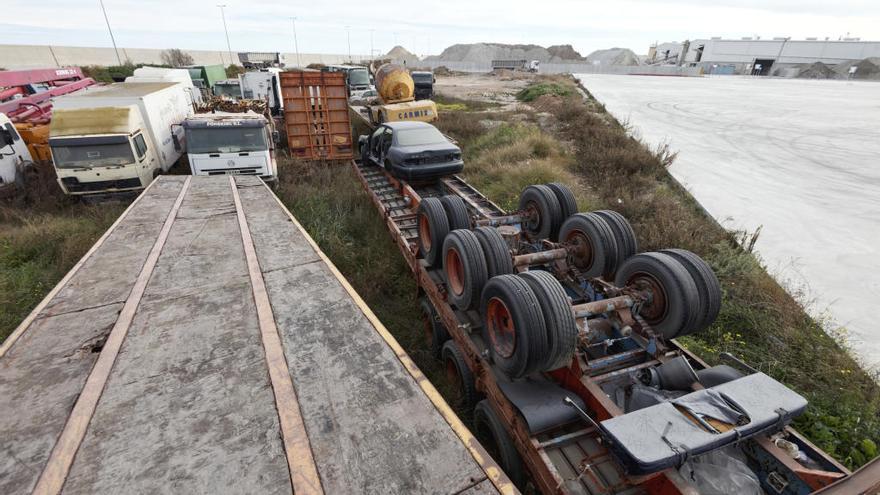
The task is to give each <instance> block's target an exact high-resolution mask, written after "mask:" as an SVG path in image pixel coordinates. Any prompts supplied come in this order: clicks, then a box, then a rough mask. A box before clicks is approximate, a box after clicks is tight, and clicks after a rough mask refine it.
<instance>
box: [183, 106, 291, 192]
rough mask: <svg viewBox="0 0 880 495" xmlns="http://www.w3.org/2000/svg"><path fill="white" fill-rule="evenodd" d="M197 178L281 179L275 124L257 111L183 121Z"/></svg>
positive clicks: (191, 167)
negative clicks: (228, 176)
mask: <svg viewBox="0 0 880 495" xmlns="http://www.w3.org/2000/svg"><path fill="white" fill-rule="evenodd" d="M183 129H184V131H185V132H186V154H187V159H188V160H189V167H190V170H191V171H192V174H193V175H258V176H260V177H261V178H262V179H263V180H265V181H267V182H271V181H274V180H275V179H276V177H277V176H278V166H277V164H276V163H275V141H276V139H277V137H278V135H277V133H276V132H275V130H274V128H273V125H272V121H271V120H270V119H267V118H266V117H264V116H262V115H260V114H258V113H256V112H246V113H227V112H214V113H199V114H195V115H192V116H190V117H187V119H186V120H184V121H183Z"/></svg>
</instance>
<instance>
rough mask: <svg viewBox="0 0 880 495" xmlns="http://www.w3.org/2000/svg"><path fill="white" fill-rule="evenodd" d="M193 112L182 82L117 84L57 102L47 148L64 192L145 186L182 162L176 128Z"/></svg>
mask: <svg viewBox="0 0 880 495" xmlns="http://www.w3.org/2000/svg"><path fill="white" fill-rule="evenodd" d="M192 113H193V107H192V101H191V100H190V95H189V94H188V93H187V92H186V88H185V87H184V86H183V85H181V84H179V83H168V82H160V83H155V82H154V83H143V82H141V83H133V82H127V83H119V84H114V85H111V86H105V87H103V88H99V89H96V90H91V89H89V90H85V91H81V92H79V93H76V94H75V95H70V96H64V97H61V98H58V99H57V100H55V102H54V108H53V111H52V121H51V122H50V124H49V146H50V148H51V150H52V163H53V164H54V165H55V172H56V174H57V175H58V183H59V184H60V185H61V188H62V189H63V190H64V192H65V193H66V194H71V195H85V194H105V193H118V192H127V191H137V190H139V189H143V188H145V187H146V186H147V185H148V184H149V183H150V182H152V180H153V179H154V178H155V177H156V176H157V175H158V174H160V173H162V172H167V171H168V169H170V168H171V167H172V166H173V165H174V164H175V162H176V161H177V160H178V158H180V156H181V153H180V152H179V151H177V149H176V148H178V147H179V146H178V145H176V144H175V143H179V142H180V140H181V139H182V138H183V132H182V131H180V130H179V128H178V132H175V131H174V129H172V126H174V125H175V124H180V123H181V122H183V120H184V119H185V118H186V117H187V115H191V114H192Z"/></svg>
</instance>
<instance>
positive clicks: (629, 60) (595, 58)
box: [587, 48, 639, 65]
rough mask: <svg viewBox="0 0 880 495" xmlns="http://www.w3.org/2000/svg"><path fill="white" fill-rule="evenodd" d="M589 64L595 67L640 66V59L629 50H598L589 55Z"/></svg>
mask: <svg viewBox="0 0 880 495" xmlns="http://www.w3.org/2000/svg"><path fill="white" fill-rule="evenodd" d="M587 63H590V64H593V65H639V57H638V55H636V54H635V52H633V51H632V50H630V49H629V48H608V49H605V50H596V51H594V52H593V53H591V54H589V55H587Z"/></svg>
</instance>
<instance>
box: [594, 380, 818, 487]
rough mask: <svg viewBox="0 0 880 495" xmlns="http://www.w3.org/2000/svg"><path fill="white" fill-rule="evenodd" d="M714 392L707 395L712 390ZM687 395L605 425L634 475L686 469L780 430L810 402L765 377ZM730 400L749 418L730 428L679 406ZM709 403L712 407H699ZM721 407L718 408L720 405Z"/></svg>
mask: <svg viewBox="0 0 880 495" xmlns="http://www.w3.org/2000/svg"><path fill="white" fill-rule="evenodd" d="M707 390H711V391H713V393H712V394H707V393H706V391H707ZM707 390H700V391H697V392H692V393H690V394H687V395H685V396H683V397H681V398H679V399H677V400H675V401H671V402H663V403H661V404H657V405H654V406H651V407H647V408H644V409H640V410H638V411H634V412H631V413H629V414H624V415H623V416H617V417H615V418H611V419H607V420H605V421H602V422H601V423H600V426H601V427H602V430H603V436H605V438H606V440H607V441H608V442H609V443H610V446H611V450H612V452H614V454H615V456H616V457H617V458H618V460H620V462H621V464H622V465H623V466H624V467H625V469H626V470H627V472H629V473H631V474H648V473H654V472H657V471H661V470H663V469H666V468H670V467H679V466H681V465H682V464H683V463H684V462H685V461H686V460H687V459H688V458H689V457H693V456H696V455H700V454H703V453H706V452H710V451H713V450H716V449H718V448H721V447H724V446H726V445H730V444H733V443H736V442H738V441H740V440H743V439H745V438H748V437H750V436H753V435H756V434H759V433H762V432H766V431H770V430H780V429H782V428H783V427H784V426H785V425H787V424H788V423H790V422H791V421H792V419H794V418H795V417H797V416H799V415H800V414H802V413H803V412H804V410H805V409H806V407H807V401H806V399H804V398H803V397H801V396H800V395H799V394H797V393H796V392H794V391H793V390H791V389H789V388H788V387H786V386H785V385H783V384H781V383H779V382H778V381H776V380H774V379H772V378H770V377H769V376H767V375H765V374H764V373H755V374H752V375H748V376H744V377H742V378H739V379H736V380H733V381H730V382H727V383H724V384H721V385H718V386H716V387H712V388H711V389H707ZM719 396H721V397H724V398H725V400H726V402H727V404H728V405H730V406H731V407H732V408H733V409H736V410H738V411H739V412H740V413H741V414H742V416H744V417H745V418H744V420H742V421H740V422H741V423H745V424H741V425H736V424H732V425H729V428H730V429H727V430H726V431H722V432H717V431H709V430H708V429H707V428H705V427H704V426H701V425H700V424H699V422H698V421H694V420H693V419H692V418H691V417H689V416H688V415H686V414H685V413H684V412H682V410H681V409H679V408H677V407H676V405H675V403H680V404H686V405H688V408H689V409H690V410H692V411H693V410H703V411H708V410H711V409H712V408H713V407H712V405H711V404H710V403H709V402H708V401H714V400H716V399H717V397H719ZM702 400H706V401H707V404H706V407H701V406H700V405H699V404H700V402H701V401H702ZM714 405H715V406H717V404H714Z"/></svg>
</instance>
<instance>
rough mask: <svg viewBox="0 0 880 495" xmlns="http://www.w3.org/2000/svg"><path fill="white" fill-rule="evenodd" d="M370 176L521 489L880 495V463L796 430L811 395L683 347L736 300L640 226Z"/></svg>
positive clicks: (457, 375)
mask: <svg viewBox="0 0 880 495" xmlns="http://www.w3.org/2000/svg"><path fill="white" fill-rule="evenodd" d="M352 165H353V168H354V170H355V172H356V173H357V175H358V177H359V178H360V180H361V182H362V184H363V185H364V187H365V188H366V190H367V192H368V193H369V194H370V196H371V198H372V200H373V203H374V204H375V205H376V207H377V208H378V209H379V212H380V214H381V215H382V217H383V219H384V221H385V223H386V225H387V227H388V229H389V231H390V232H391V234H392V238H393V239H394V240H395V242H396V244H397V245H398V247H399V248H400V251H401V253H402V255H403V257H404V259H405V260H406V262H407V264H408V265H409V267H410V269H411V270H412V272H413V275H414V276H415V278H416V280H417V283H418V286H419V296H420V306H421V310H422V312H423V314H424V318H425V330H426V337H427V340H428V342H429V346H430V348H431V351H432V353H433V354H434V356H435V357H436V358H438V359H442V360H443V362H444V363H445V367H446V369H447V371H448V373H449V375H450V377H451V378H453V379H454V380H455V381H456V382H457V383H458V385H459V400H460V407H459V409H467V410H471V411H473V415H474V416H473V417H474V423H475V424H474V427H475V429H476V433H477V436H478V438H480V440H481V441H482V442H484V445H486V446H487V448H488V450H490V451H491V452H492V454H493V456H495V459H496V460H497V461H498V462H499V464H501V466H502V468H503V469H504V470H505V472H506V473H507V474H508V476H510V478H511V479H512V480H513V481H514V482H515V483H516V484H517V485H518V486H519V487H520V488H527V487H528V486H534V487H535V488H536V489H537V491H539V492H541V493H545V494H562V493H565V494H589V495H592V494H642V493H650V494H685V493H687V494H697V493H762V491H763V493H768V494H787V495H794V494H810V493H819V492H822V493H835V494H837V493H840V494H843V493H876V490H877V489H878V488H880V481H878V480H880V473H878V471H880V463H878V462H875V463H873V465H869V466H867V467H865V468H863V469H862V470H860V471H859V472H857V473H854V474H851V473H850V472H849V471H848V470H847V469H846V468H845V467H844V466H842V465H841V464H839V463H838V462H836V461H835V460H834V459H832V458H831V457H830V456H829V455H827V454H826V453H824V452H822V451H821V450H820V449H818V448H817V447H816V446H814V445H812V444H811V443H810V442H809V441H808V440H806V439H805V438H804V437H802V436H801V435H799V434H798V433H797V432H796V431H795V430H794V429H792V428H791V427H790V426H789V424H790V423H791V421H792V420H793V419H794V418H795V417H797V416H798V415H800V414H802V413H803V412H804V410H805V408H806V407H807V401H806V400H805V399H804V398H803V397H801V396H800V395H799V394H797V393H796V392H794V391H792V390H791V389H789V388H788V387H786V386H785V385H783V384H781V383H779V382H778V381H776V380H774V379H773V378H771V377H770V376H768V375H766V374H764V373H760V372H757V371H755V370H754V369H751V368H750V367H749V366H748V365H747V364H745V363H742V362H740V361H738V360H736V359H735V358H733V357H732V356H731V357H730V360H729V363H728V364H724V365H718V366H709V365H708V364H707V363H705V362H704V361H702V360H701V359H699V358H698V357H697V356H695V355H693V354H691V353H689V352H688V351H687V350H686V349H684V348H683V347H681V346H679V344H678V343H677V342H676V340H675V338H676V337H678V336H682V335H689V334H693V333H695V332H699V331H701V330H703V329H705V328H706V327H708V326H709V325H710V324H711V323H712V322H713V321H714V319H715V317H716V316H717V314H718V311H719V309H720V305H721V294H720V288H719V285H718V281H717V279H716V278H715V275H714V274H713V273H712V270H711V268H710V267H709V266H708V265H707V264H706V263H705V262H704V261H703V260H701V259H700V258H699V257H697V256H696V255H694V254H693V253H690V252H688V251H684V250H679V249H668V250H663V251H660V252H651V253H639V251H638V244H637V242H636V237H635V234H634V232H633V230H632V228H631V227H630V225H629V223H628V222H627V220H626V219H625V218H624V217H623V216H621V215H620V214H619V213H616V212H614V211H610V210H604V211H597V212H591V213H578V212H577V203H576V201H575V198H574V196H573V195H572V193H571V191H570V190H568V188H566V187H565V186H564V185H561V184H543V185H533V186H529V187H527V188H526V189H525V190H524V191H523V193H522V195H521V198H520V202H519V206H518V208H517V210H516V211H512V212H507V211H504V210H502V209H501V208H499V207H498V206H497V205H495V204H494V203H492V202H491V201H490V200H488V199H487V198H486V197H485V196H483V195H482V194H481V193H480V192H479V191H478V190H476V189H475V188H473V187H472V186H470V185H469V184H468V183H467V182H465V181H464V180H462V179H461V178H460V177H457V176H448V177H445V178H441V179H439V180H437V181H433V182H430V183H406V182H403V181H400V180H398V179H396V178H395V177H393V176H391V175H390V174H389V173H388V172H387V171H385V170H384V169H382V168H380V167H377V166H373V165H370V164H366V163H360V162H359V161H354V162H352ZM872 490H874V491H872ZM525 491H527V492H528V490H525Z"/></svg>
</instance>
